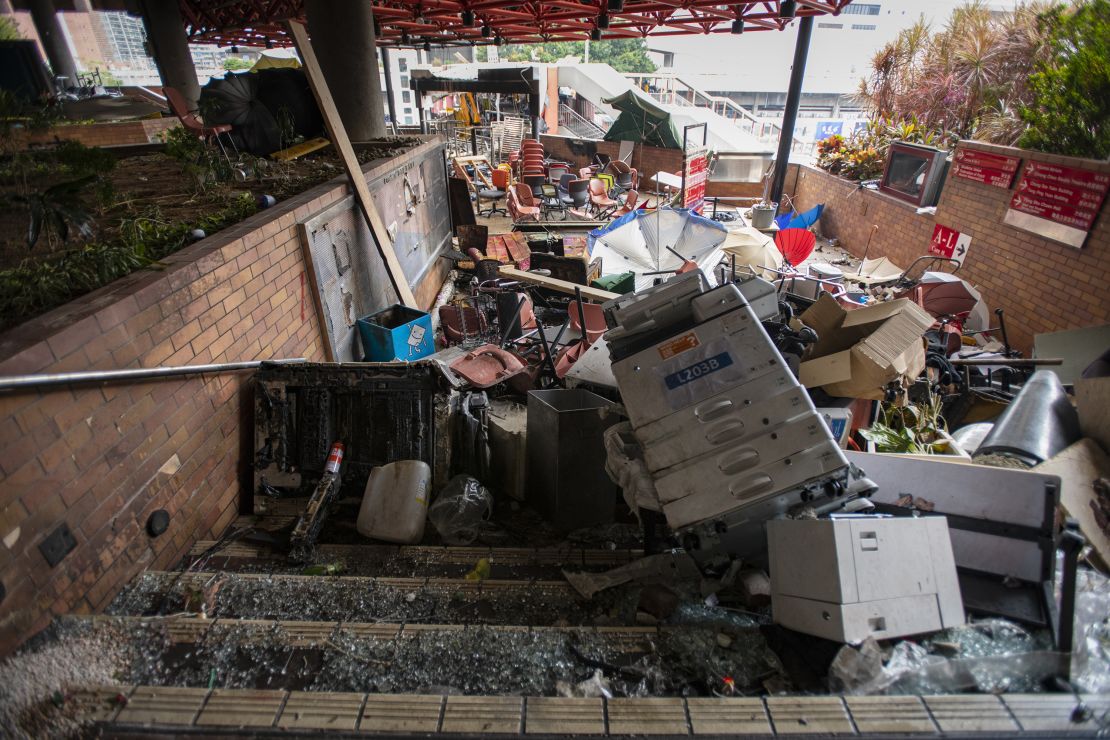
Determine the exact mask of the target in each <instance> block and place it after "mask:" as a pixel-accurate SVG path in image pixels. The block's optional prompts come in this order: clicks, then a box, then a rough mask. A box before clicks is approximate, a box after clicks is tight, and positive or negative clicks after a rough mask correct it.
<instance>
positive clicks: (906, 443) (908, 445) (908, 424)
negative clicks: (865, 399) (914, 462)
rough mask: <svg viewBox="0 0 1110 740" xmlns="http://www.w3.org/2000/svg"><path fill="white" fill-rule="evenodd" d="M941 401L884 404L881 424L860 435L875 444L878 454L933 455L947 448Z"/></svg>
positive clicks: (935, 398) (881, 412)
mask: <svg viewBox="0 0 1110 740" xmlns="http://www.w3.org/2000/svg"><path fill="white" fill-rule="evenodd" d="M940 408H941V398H940V396H932V397H931V400H930V401H929V403H923V404H911V405H908V406H894V405H892V404H886V403H884V404H882V405H881V406H880V408H879V421H877V422H875V423H874V424H872V425H871V428H870V429H861V430H860V434H861V435H863V438H864V439H866V440H867V441H868V442H873V443H874V444H875V449H876V450H877V451H878V452H899V453H905V454H916V455H932V454H936V453H938V452H941V451H942V449H943V447H944V446H945V445H946V444H947V440H946V439H945V437H944V433H946V432H947V429H948V425H947V424H946V422H945V421H944V417H943V416H942V415H941V413H940Z"/></svg>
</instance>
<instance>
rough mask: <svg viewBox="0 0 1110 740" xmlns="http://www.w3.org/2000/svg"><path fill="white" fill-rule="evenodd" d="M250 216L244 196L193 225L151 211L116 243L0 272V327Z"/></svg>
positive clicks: (251, 207) (252, 207)
mask: <svg viewBox="0 0 1110 740" xmlns="http://www.w3.org/2000/svg"><path fill="white" fill-rule="evenodd" d="M256 210H257V205H256V204H255V201H254V198H253V197H252V196H251V194H250V193H238V194H236V195H235V196H234V197H232V198H231V200H230V202H229V203H228V205H227V206H226V207H225V208H222V209H220V210H217V211H215V212H214V213H212V214H209V215H207V216H205V217H203V218H201V219H200V220H199V221H198V222H196V223H180V222H178V223H171V222H168V221H166V220H165V219H164V218H162V215H161V213H160V212H159V211H158V210H157V208H156V207H152V208H150V209H148V210H147V211H146V212H144V213H143V214H142V215H141V216H139V217H136V218H133V219H127V220H125V221H124V222H123V223H122V224H121V228H120V239H119V240H117V241H113V242H111V243H103V242H93V243H89V244H85V245H83V246H81V247H77V248H74V249H70V250H66V251H64V252H61V253H59V254H57V255H53V256H51V257H48V258H47V259H44V260H39V261H35V260H30V259H27V260H24V261H23V262H22V263H21V264H20V265H19V266H18V267H15V268H12V269H8V270H0V325H8V324H12V323H15V322H16V321H19V320H22V319H24V318H28V317H31V316H36V315H38V314H41V313H43V312H44V311H49V310H50V309H52V308H54V307H55V306H58V305H61V304H62V303H65V302H66V301H69V300H72V299H73V298H75V297H77V296H79V295H83V294H84V293H88V292H89V291H91V290H95V289H97V288H99V287H101V286H102V285H107V284H108V283H110V282H112V281H113V280H117V279H119V278H121V277H123V276H124V275H127V274H129V273H131V272H134V271H135V270H138V269H140V268H142V267H147V266H151V265H155V264H156V263H157V261H158V260H159V259H162V258H163V257H165V256H166V255H168V254H172V253H173V252H175V251H177V250H178V249H181V248H182V247H183V246H185V245H186V244H188V243H189V241H190V233H191V232H192V230H193V229H196V228H200V229H204V230H205V232H206V233H208V234H213V233H215V232H217V231H219V230H220V229H222V228H224V227H226V226H230V225H231V224H233V223H237V222H239V221H242V220H243V219H244V218H246V217H247V216H249V215H251V214H253V213H254V212H255V211H256Z"/></svg>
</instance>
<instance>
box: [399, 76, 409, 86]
mask: <svg viewBox="0 0 1110 740" xmlns="http://www.w3.org/2000/svg"><path fill="white" fill-rule="evenodd" d="M408 86H409V76H408V75H401V87H408Z"/></svg>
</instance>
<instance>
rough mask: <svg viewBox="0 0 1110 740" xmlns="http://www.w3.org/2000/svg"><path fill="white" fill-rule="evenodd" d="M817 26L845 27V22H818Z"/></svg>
mask: <svg viewBox="0 0 1110 740" xmlns="http://www.w3.org/2000/svg"><path fill="white" fill-rule="evenodd" d="M848 7H852V6H850V5H849V6H848ZM817 27H818V28H844V24H843V23H818V24H817Z"/></svg>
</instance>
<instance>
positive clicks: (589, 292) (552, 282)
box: [498, 266, 621, 303]
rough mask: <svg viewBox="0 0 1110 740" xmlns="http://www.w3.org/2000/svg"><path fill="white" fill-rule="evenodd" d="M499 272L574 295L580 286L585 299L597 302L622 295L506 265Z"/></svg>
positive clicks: (515, 278) (525, 281) (505, 275)
mask: <svg viewBox="0 0 1110 740" xmlns="http://www.w3.org/2000/svg"><path fill="white" fill-rule="evenodd" d="M498 272H499V273H501V275H503V276H504V277H509V278H513V279H514V280H519V281H521V282H522V283H530V284H531V285H538V286H539V287H541V288H547V289H548V290H555V291H558V292H560V293H567V294H569V295H574V289H575V288H579V289H581V291H582V299H583V300H587V301H594V302H596V303H604V302H605V301H611V300H613V299H614V298H620V297H621V294H620V293H610V292H609V291H607V290H601V289H600V288H591V287H590V286H588V285H576V284H575V283H570V282H567V281H566V280H559V279H558V278H553V277H545V276H544V275H536V274H534V273H531V272H525V271H524V270H518V269H516V268H515V267H509V266H504V267H502V268H501V269H500V270H498Z"/></svg>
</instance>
